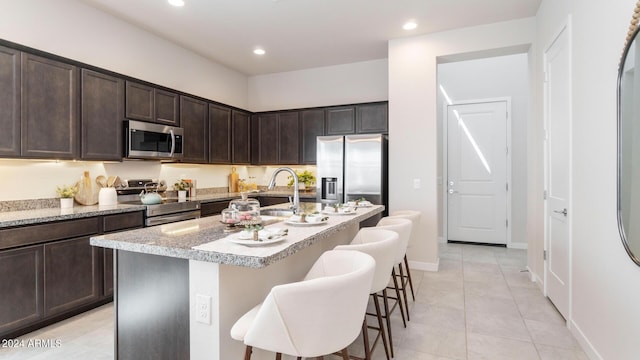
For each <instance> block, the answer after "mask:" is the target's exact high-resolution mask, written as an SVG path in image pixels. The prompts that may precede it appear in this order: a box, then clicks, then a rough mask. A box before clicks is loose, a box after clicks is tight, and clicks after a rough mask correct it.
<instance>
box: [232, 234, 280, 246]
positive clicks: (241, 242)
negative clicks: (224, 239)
mask: <svg viewBox="0 0 640 360" xmlns="http://www.w3.org/2000/svg"><path fill="white" fill-rule="evenodd" d="M284 239H286V236H278V237H274V238H273V239H265V240H262V241H260V240H258V241H255V240H253V239H239V238H230V239H229V241H231V242H232V243H235V244H239V245H244V246H265V245H270V244H274V243H277V242H280V241H282V240H284Z"/></svg>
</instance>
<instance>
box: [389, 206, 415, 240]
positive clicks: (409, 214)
mask: <svg viewBox="0 0 640 360" xmlns="http://www.w3.org/2000/svg"><path fill="white" fill-rule="evenodd" d="M420 214H421V213H420V211H417V210H396V211H393V212H391V214H390V215H389V217H392V218H393V217H401V218H404V219H408V220H411V224H412V226H411V236H410V237H409V246H411V243H415V242H416V234H417V232H418V224H419V223H420Z"/></svg>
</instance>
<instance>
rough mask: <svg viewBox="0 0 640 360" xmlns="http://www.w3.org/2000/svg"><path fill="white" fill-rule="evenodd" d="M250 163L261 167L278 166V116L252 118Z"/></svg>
mask: <svg viewBox="0 0 640 360" xmlns="http://www.w3.org/2000/svg"><path fill="white" fill-rule="evenodd" d="M251 162H252V163H253V164H261V165H268V164H278V114H260V115H256V116H253V118H252V122H251Z"/></svg>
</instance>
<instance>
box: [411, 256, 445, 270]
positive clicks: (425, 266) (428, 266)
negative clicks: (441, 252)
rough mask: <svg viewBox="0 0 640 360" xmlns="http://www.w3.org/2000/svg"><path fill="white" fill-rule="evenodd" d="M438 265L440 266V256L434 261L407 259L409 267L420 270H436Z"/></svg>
mask: <svg viewBox="0 0 640 360" xmlns="http://www.w3.org/2000/svg"><path fill="white" fill-rule="evenodd" d="M439 266H440V258H438V260H437V261H436V262H435V263H428V262H423V261H412V260H409V268H410V269H416V270H421V271H438V267H439Z"/></svg>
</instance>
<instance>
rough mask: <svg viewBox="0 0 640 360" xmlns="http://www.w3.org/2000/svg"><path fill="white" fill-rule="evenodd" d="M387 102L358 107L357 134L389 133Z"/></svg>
mask: <svg viewBox="0 0 640 360" xmlns="http://www.w3.org/2000/svg"><path fill="white" fill-rule="evenodd" d="M388 119H389V116H388V104H387V102H382V103H372V104H363V105H357V106H356V133H358V134H386V133H388V132H389V125H388V124H389V120H388Z"/></svg>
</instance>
